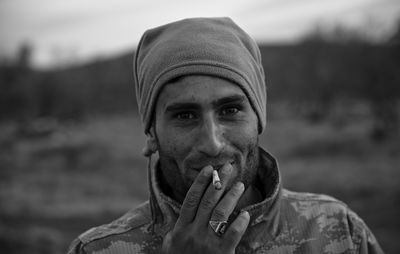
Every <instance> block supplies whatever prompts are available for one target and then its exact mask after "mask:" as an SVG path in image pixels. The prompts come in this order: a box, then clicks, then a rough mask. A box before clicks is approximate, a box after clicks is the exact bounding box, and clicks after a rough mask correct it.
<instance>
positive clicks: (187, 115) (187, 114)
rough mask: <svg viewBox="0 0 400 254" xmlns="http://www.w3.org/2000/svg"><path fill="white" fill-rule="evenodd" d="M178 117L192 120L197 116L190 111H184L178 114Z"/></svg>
mask: <svg viewBox="0 0 400 254" xmlns="http://www.w3.org/2000/svg"><path fill="white" fill-rule="evenodd" d="M176 118H177V119H179V120H192V119H194V118H195V115H194V114H193V113H190V112H184V113H178V114H176Z"/></svg>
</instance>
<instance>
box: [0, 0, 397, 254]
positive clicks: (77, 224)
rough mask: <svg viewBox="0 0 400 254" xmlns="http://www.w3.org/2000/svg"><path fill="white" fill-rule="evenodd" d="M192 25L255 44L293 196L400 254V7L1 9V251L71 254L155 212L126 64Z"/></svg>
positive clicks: (41, 3) (44, 0) (248, 1)
mask: <svg viewBox="0 0 400 254" xmlns="http://www.w3.org/2000/svg"><path fill="white" fill-rule="evenodd" d="M197 16H230V17H232V18H233V20H234V21H235V22H237V23H238V24H239V25H240V26H241V27H242V28H243V29H244V30H246V31H247V32H248V33H249V34H250V35H251V36H252V37H254V38H255V39H256V40H257V42H258V44H259V46H260V48H261V52H262V57H263V65H264V68H265V72H266V79H267V84H268V93H269V101H268V105H269V106H268V126H267V131H266V132H265V134H263V136H262V137H261V144H262V146H263V147H265V148H266V149H267V150H269V151H270V152H271V153H272V154H274V155H275V156H276V157H277V158H278V161H279V164H280V169H281V172H282V175H283V184H284V186H285V187H286V188H289V189H291V190H295V191H307V192H318V193H326V194H329V195H332V196H334V197H336V198H338V199H340V200H342V201H344V202H346V203H347V204H348V205H349V206H350V207H351V208H352V209H353V210H355V211H356V212H357V213H358V214H359V215H360V216H361V217H362V218H363V219H364V220H365V221H366V223H367V224H368V225H369V227H370V228H371V229H372V231H373V232H374V234H375V235H376V237H377V239H378V241H379V242H380V243H381V245H382V247H383V249H384V250H385V251H386V252H387V253H400V242H399V241H398V237H399V235H400V219H399V214H400V184H399V183H400V168H399V165H400V142H399V141H400V135H399V97H400V71H399V70H400V68H399V67H400V2H399V1H398V0H354V1H346V0H325V1H320V0H283V1H282V0H264V1H256V0H239V1H235V2H232V1H228V0H221V1H211V0H203V1H178V0H171V1H161V0H160V1H154V0H149V1H128V0H114V1H105V0H79V1H78V0H69V1H60V0H31V1H26V0H0V252H1V253H11V254H12V253H28V252H29V253H32V254H36V253H42V254H46V253H56V254H58V253H66V251H67V248H68V245H69V243H70V242H71V241H72V239H73V238H75V237H76V236H77V235H79V234H80V233H82V232H83V231H85V230H86V229H88V228H90V227H93V226H96V225H99V224H103V223H107V222H110V221H111V220H113V219H115V218H117V217H119V216H120V215H122V214H123V213H124V212H125V211H127V210H128V209H130V208H132V207H134V206H136V205H137V204H139V203H140V202H142V201H144V200H146V199H147V195H148V194H147V180H146V160H145V159H144V157H142V156H141V149H142V147H143V145H144V140H145V139H144V135H143V131H142V125H141V123H140V119H139V117H138V112H137V106H136V101H135V89H134V81H133V75H132V59H133V53H134V51H135V47H136V45H137V43H138V41H139V38H140V36H141V35H142V33H143V32H144V31H145V30H146V29H148V28H151V27H154V26H158V25H161V24H164V23H167V22H171V21H175V20H178V19H181V18H186V17H197Z"/></svg>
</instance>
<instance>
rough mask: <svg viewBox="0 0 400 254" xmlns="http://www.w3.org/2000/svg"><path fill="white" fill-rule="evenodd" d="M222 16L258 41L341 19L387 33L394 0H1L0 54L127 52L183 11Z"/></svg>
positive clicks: (297, 35)
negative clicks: (28, 51) (26, 50)
mask: <svg viewBox="0 0 400 254" xmlns="http://www.w3.org/2000/svg"><path fill="white" fill-rule="evenodd" d="M212 16H229V17H231V18H232V19H233V20H234V21H235V22H236V23H237V24H238V25H239V26H241V27H242V28H243V29H244V30H245V31H247V32H248V33H249V34H250V35H251V36H252V37H253V38H255V39H256V40H257V41H258V42H260V43H278V42H279V43H280V42H283V43H292V42H296V41H298V40H299V39H301V38H302V37H304V36H305V35H306V34H309V33H310V32H311V31H313V30H315V29H316V28H317V27H318V28H319V29H320V30H324V29H325V30H326V29H328V30H329V29H332V28H333V27H335V26H337V25H341V26H344V27H347V28H350V29H356V30H361V31H365V32H366V33H367V34H370V36H371V38H373V39H374V40H380V39H382V38H386V37H387V36H389V35H390V33H391V32H392V31H393V30H394V27H395V25H396V24H397V21H398V20H399V18H400V1H399V0H197V1H193V0H168V1H166V0H141V1H139V0H112V1H111V0H67V1H65V0H0V57H1V58H11V57H12V56H14V55H15V54H16V52H17V51H18V49H19V48H20V47H21V45H23V44H27V45H30V46H31V47H32V49H33V55H32V58H33V59H32V61H33V64H34V65H35V66H37V67H39V68H40V67H43V68H46V67H50V66H56V65H63V64H71V63H76V62H84V61H88V60H91V59H94V58H102V57H108V56H112V55H115V54H121V53H124V52H128V51H129V50H134V48H135V46H136V45H137V43H138V41H139V39H140V36H141V35H142V34H143V32H144V31H145V30H147V29H149V28H152V27H155V26H159V25H162V24H165V23H168V22H172V21H176V20H179V19H183V18H188V17H212Z"/></svg>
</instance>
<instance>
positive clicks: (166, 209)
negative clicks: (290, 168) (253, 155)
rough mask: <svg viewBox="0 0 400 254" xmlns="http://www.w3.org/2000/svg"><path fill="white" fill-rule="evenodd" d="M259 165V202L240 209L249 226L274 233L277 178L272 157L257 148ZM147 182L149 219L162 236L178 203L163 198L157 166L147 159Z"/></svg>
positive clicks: (175, 212) (173, 222)
mask: <svg viewBox="0 0 400 254" xmlns="http://www.w3.org/2000/svg"><path fill="white" fill-rule="evenodd" d="M259 151H260V157H259V158H260V166H259V170H258V177H259V180H260V183H261V184H260V188H262V189H260V191H261V193H262V194H263V200H262V201H261V202H259V203H255V204H252V205H249V206H247V207H245V208H243V209H242V210H245V211H248V212H249V214H250V227H252V226H255V225H256V224H258V223H261V222H263V221H264V222H267V223H268V224H270V226H271V227H272V228H271V230H272V231H276V230H277V228H276V227H277V225H276V223H274V222H276V221H277V220H278V214H279V201H280V197H281V188H282V187H281V177H280V173H279V170H278V165H277V162H276V160H275V158H274V157H273V156H272V155H271V154H269V153H268V152H266V151H265V150H263V149H262V148H259ZM148 174H149V175H148V180H149V186H150V209H151V215H152V219H153V227H154V228H153V229H154V231H155V232H158V233H159V234H161V235H164V234H166V233H167V232H168V231H169V230H170V229H171V228H172V227H173V225H174V224H175V221H176V219H177V218H178V215H179V211H180V208H181V204H180V203H178V202H177V201H175V200H174V199H172V198H171V197H169V196H168V195H166V194H165V193H164V192H163V191H162V189H161V182H160V181H161V180H162V178H161V177H160V167H159V164H158V162H157V163H156V165H155V166H152V165H151V160H150V159H149V169H148Z"/></svg>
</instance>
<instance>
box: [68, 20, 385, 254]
mask: <svg viewBox="0 0 400 254" xmlns="http://www.w3.org/2000/svg"><path fill="white" fill-rule="evenodd" d="M134 75H135V79H136V91H137V101H138V104H139V111H140V114H141V117H142V121H143V123H144V130H145V133H146V135H147V137H148V143H147V146H146V148H145V149H144V154H145V155H146V156H148V157H149V168H148V172H149V185H150V199H149V201H148V202H146V203H144V204H143V205H141V206H140V207H138V208H136V209H133V210H132V211H129V212H128V213H127V214H125V215H124V216H123V217H121V218H120V219H118V220H116V221H114V222H112V223H111V224H107V225H103V226H100V227H97V228H94V229H91V230H89V231H88V232H86V233H84V234H82V235H81V236H79V237H78V239H76V240H75V241H74V242H73V243H72V245H71V248H70V252H69V253H96V254H99V253H115V254H116V253H191V254H194V253H383V252H382V250H381V248H380V246H379V244H378V243H377V242H376V240H375V237H374V236H373V234H372V233H371V232H370V230H369V229H368V228H367V226H366V225H365V224H364V222H363V221H362V220H361V219H360V218H359V217H358V216H357V215H356V214H355V213H354V212H352V211H351V210H350V209H349V208H348V207H347V206H346V205H345V204H343V203H342V202H340V201H338V200H336V199H333V198H331V197H328V196H325V195H316V194H309V193H295V192H290V191H288V190H285V189H283V188H282V186H281V180H280V174H279V170H278V167H277V163H276V161H275V159H274V158H273V157H272V156H271V155H270V154H268V153H267V152H266V151H264V150H263V149H262V148H260V147H259V146H258V136H259V134H261V133H262V132H263V131H264V129H265V126H266V86H265V80H264V71H263V68H262V65H261V56H260V52H259V49H258V47H257V45H256V43H255V42H254V41H253V40H252V39H251V38H250V37H249V36H248V35H247V34H246V33H245V32H244V31H243V30H241V29H240V28H239V27H238V26H237V25H236V24H235V23H233V22H232V21H231V20H230V19H228V18H197V19H186V20H182V21H178V22H174V23H171V24H167V25H164V26H161V27H157V28H154V29H151V30H149V31H147V32H146V33H145V34H144V35H143V37H142V39H141V41H140V43H139V46H138V49H137V52H136V56H135V68H134ZM156 152H157V153H158V157H159V159H158V161H157V163H155V165H153V164H152V163H151V156H152V154H153V153H156Z"/></svg>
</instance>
